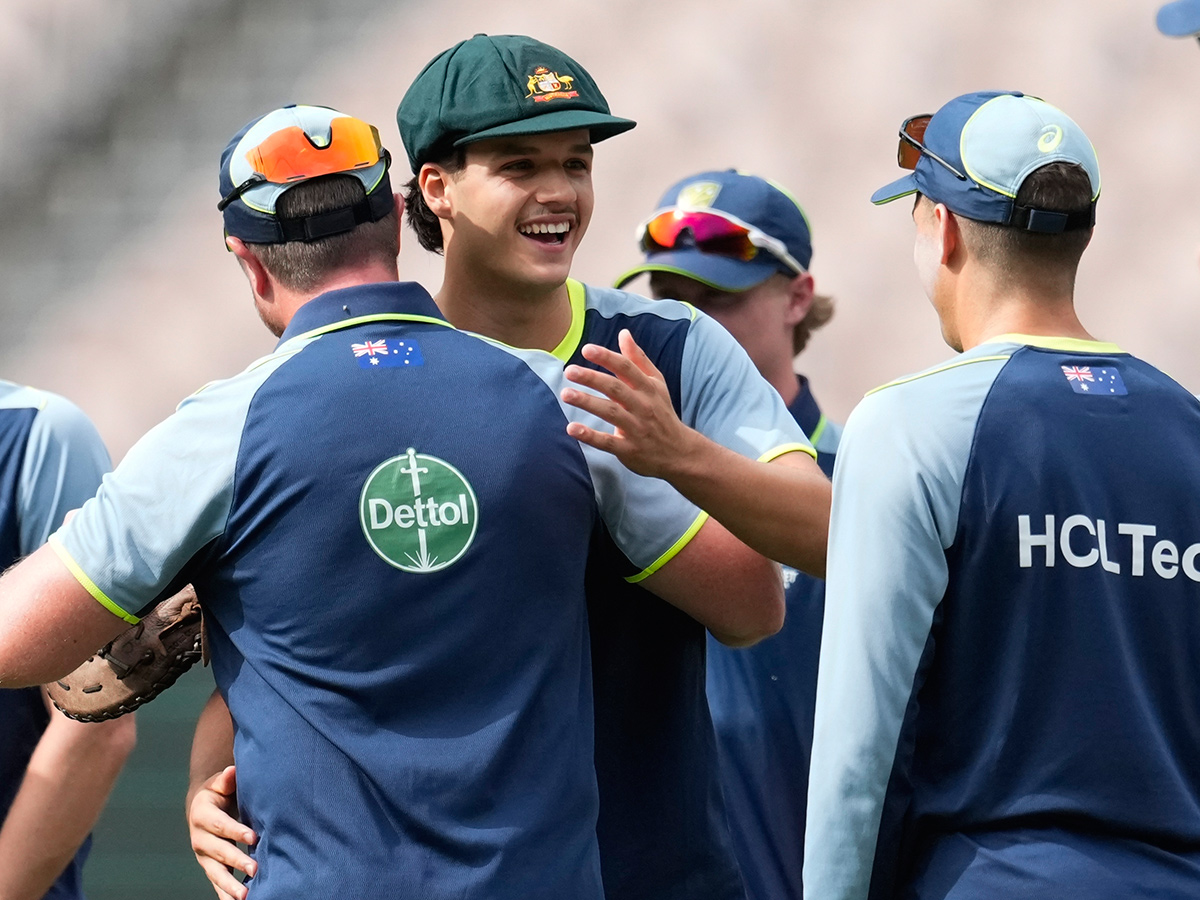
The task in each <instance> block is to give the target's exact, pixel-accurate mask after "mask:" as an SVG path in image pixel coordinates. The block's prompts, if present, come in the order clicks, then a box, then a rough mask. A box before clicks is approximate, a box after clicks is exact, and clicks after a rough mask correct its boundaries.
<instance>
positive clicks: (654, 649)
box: [398, 35, 828, 900]
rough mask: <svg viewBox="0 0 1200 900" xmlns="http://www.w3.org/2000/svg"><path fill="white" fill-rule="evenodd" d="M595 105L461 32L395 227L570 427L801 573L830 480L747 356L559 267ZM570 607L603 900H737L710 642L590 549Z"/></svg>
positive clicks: (416, 132) (401, 115)
mask: <svg viewBox="0 0 1200 900" xmlns="http://www.w3.org/2000/svg"><path fill="white" fill-rule="evenodd" d="M468 73H470V75H469V77H468ZM514 73H516V74H517V75H523V76H527V77H515V78H514V77H513V76H514ZM468 86H469V87H468ZM451 87H453V88H454V90H453V92H451ZM599 111H602V112H604V113H607V112H608V104H607V102H606V101H605V100H604V98H603V95H602V94H601V93H600V91H599V89H598V88H597V87H596V86H595V84H594V82H593V81H592V79H591V78H590V76H588V75H587V73H586V71H585V70H584V69H583V68H582V67H581V66H580V65H579V63H578V62H577V61H576V60H574V59H571V58H570V57H568V56H566V54H563V53H562V52H561V51H560V50H558V49H557V48H553V47H550V46H548V45H546V44H543V43H541V42H539V41H535V40H532V39H530V38H523V37H519V36H499V37H488V36H483V35H481V36H476V37H475V38H472V39H471V40H468V41H464V42H462V43H461V44H459V45H457V46H455V47H453V48H451V49H450V50H448V51H446V52H445V53H443V54H441V55H439V56H438V57H437V58H436V59H435V60H434V61H433V62H431V63H430V65H429V66H427V67H426V69H425V71H424V72H422V73H421V75H420V76H419V77H418V78H417V80H416V81H415V82H414V84H413V85H412V87H410V89H409V91H408V93H407V94H406V95H405V97H404V100H403V101H402V102H401V104H400V109H399V111H398V123H399V127H400V133H401V137H402V138H403V139H404V144H405V148H406V149H407V151H408V155H409V162H410V165H411V166H412V168H413V171H414V172H415V173H416V179H415V181H414V182H413V183H411V184H410V185H409V190H408V193H407V198H408V200H409V207H408V208H409V221H410V223H412V224H413V226H414V228H415V230H416V231H417V234H418V237H419V239H420V241H421V243H422V245H423V246H424V247H426V248H427V249H431V250H434V251H440V252H442V253H443V254H444V256H445V260H446V267H445V279H444V281H443V285H442V288H441V290H440V291H439V292H438V294H437V296H436V298H435V299H436V300H437V302H438V305H439V307H440V308H441V309H442V310H443V312H444V313H445V314H446V316H447V318H448V319H449V320H450V321H452V322H454V323H455V324H456V325H458V326H459V327H463V328H467V329H469V330H472V331H477V332H480V333H483V334H486V335H488V336H489V337H494V338H497V339H499V340H502V341H504V342H505V343H509V344H513V345H516V346H522V347H530V346H532V347H540V348H542V349H544V350H548V351H551V352H553V353H554V354H555V355H556V356H557V357H558V358H560V359H561V360H562V361H563V362H564V363H565V364H567V369H566V371H567V377H568V378H569V379H570V380H572V381H573V382H575V383H577V384H579V385H581V386H582V387H584V388H588V389H591V391H583V390H572V391H568V393H566V394H564V398H565V399H566V400H567V401H568V402H570V403H574V404H578V405H579V406H580V407H581V408H583V409H585V410H587V411H589V412H592V413H593V414H594V415H596V416H598V417H600V418H602V419H604V420H605V421H607V422H609V423H610V424H611V425H612V426H614V427H615V429H616V433H615V434H610V433H608V430H598V429H591V428H587V427H580V428H575V427H574V426H572V430H571V433H572V434H573V435H574V436H576V437H578V438H579V439H580V440H582V441H584V442H585V443H588V444H589V445H591V446H595V447H598V448H600V449H604V450H611V451H613V452H615V453H616V454H617V455H618V457H619V458H620V459H621V460H622V461H623V462H624V463H625V464H626V465H628V466H630V467H631V468H633V469H634V470H635V471H637V472H639V473H641V474H644V475H652V476H656V477H660V478H663V479H665V480H667V481H669V482H670V483H672V484H673V485H674V486H675V487H677V488H678V489H679V490H680V491H681V492H682V493H683V494H684V495H685V496H687V497H688V498H689V499H690V500H692V501H693V502H695V503H696V504H697V505H698V506H700V507H701V508H702V509H704V510H705V511H706V512H707V513H708V514H710V515H711V517H712V518H711V519H710V520H709V521H708V522H707V523H705V524H704V525H703V526H702V528H701V532H700V534H701V535H703V533H704V530H706V529H709V528H713V527H716V528H722V527H723V528H727V529H728V530H729V531H731V532H732V533H733V534H734V535H736V536H737V537H739V538H741V539H742V540H743V541H745V542H746V543H747V544H749V545H750V546H751V547H753V548H754V549H755V550H758V551H759V552H761V553H763V554H764V555H766V556H769V557H770V558H772V559H776V560H780V561H782V562H785V563H788V564H789V565H791V566H793V567H794V568H797V569H802V570H805V571H809V572H816V573H818V574H819V573H820V572H821V571H823V563H824V540H823V535H822V530H823V528H824V527H825V520H824V502H825V491H826V490H827V487H828V483H827V481H826V479H825V477H824V475H823V473H822V472H821V471H820V469H819V468H818V466H817V465H816V464H815V463H814V461H813V458H812V456H811V455H809V454H811V453H812V452H813V451H812V450H811V448H810V445H809V443H808V441H807V440H806V439H804V438H803V437H802V432H801V431H800V429H799V428H798V427H797V426H796V423H795V421H794V419H793V418H792V417H791V415H790V414H789V413H788V411H787V408H786V406H785V405H784V403H783V402H782V400H781V398H780V397H779V395H778V393H777V392H776V391H775V390H773V389H772V387H771V385H770V384H768V383H767V382H766V381H765V380H764V379H763V378H762V377H761V376H760V375H759V374H758V372H757V371H756V370H755V367H754V365H753V362H752V361H751V360H750V359H749V357H748V355H747V354H746V353H745V351H744V350H743V349H742V348H741V347H740V346H739V345H738V344H737V343H736V341H734V340H733V339H732V338H731V337H730V335H729V334H728V333H727V332H726V331H725V330H724V329H722V328H721V327H720V326H719V325H718V323H716V322H715V321H713V320H712V319H711V318H710V317H708V316H705V315H703V314H702V313H697V312H696V311H695V310H694V309H693V308H691V307H687V306H684V305H682V304H679V303H673V302H648V301H647V300H645V299H644V298H641V297H638V296H636V295H632V294H628V293H626V292H623V291H616V290H611V289H606V288H599V287H595V286H591V285H584V284H582V283H580V282H577V281H574V280H572V279H570V277H569V275H570V265H571V261H572V258H573V256H574V252H575V250H576V248H577V247H578V246H579V243H580V241H582V239H583V236H584V234H585V232H586V229H587V226H588V222H589V220H590V218H591V211H592V207H593V204H594V196H593V192H592V186H591V169H592V166H593V153H594V150H595V148H594V145H595V144H596V143H597V142H598V141H600V140H602V139H607V138H608V137H610V136H613V135H615V134H617V133H620V132H623V131H626V130H628V129H629V128H632V127H633V123H632V122H629V121H628V120H622V124H620V125H617V126H610V125H607V124H606V125H602V126H601V127H596V126H594V125H591V124H590V123H589V121H588V118H587V117H589V116H592V115H595V114H596V113H597V112H599ZM740 238H741V239H742V240H743V241H744V242H747V243H748V242H749V241H750V240H751V235H750V234H749V233H748V232H743V233H742V234H741V235H740ZM618 351H619V352H618ZM597 392H598V393H600V394H603V396H597V395H596V393H597ZM756 423H760V424H756ZM763 424H766V425H767V428H766V429H765V431H764V429H763ZM783 431H790V433H791V434H792V435H793V437H792V438H791V439H790V440H788V441H786V442H782V443H781V442H780V440H779V438H778V437H777V434H779V433H781V432H783ZM623 576H624V577H623ZM713 599H716V598H715V596H714V598H713ZM588 604H589V629H590V631H591V639H592V640H591V648H592V659H593V667H594V668H593V685H594V695H595V707H596V753H595V760H596V772H597V778H598V780H599V786H600V819H599V824H598V834H599V839H600V857H601V865H602V867H603V871H604V885H605V892H606V895H607V897H608V900H641V898H645V900H651V898H653V900H663V898H681V900H682V898H693V897H695V898H700V897H703V898H710V900H741V898H742V897H743V896H744V887H743V885H742V879H741V876H740V873H739V870H738V867H737V862H736V858H735V856H734V853H733V850H732V840H731V837H730V834H729V826H728V822H727V817H726V813H725V808H724V801H723V798H722V794H721V787H720V782H719V776H718V768H717V758H716V746H715V738H714V735H713V729H712V724H711V720H710V718H709V711H708V706H707V702H706V699H705V694H704V683H705V647H706V636H705V627H706V626H707V627H708V628H709V630H710V631H713V632H714V633H715V634H717V636H718V638H722V639H724V638H723V636H722V635H721V634H720V632H719V630H718V629H713V627H712V623H711V621H710V620H708V619H707V618H706V616H705V615H704V614H698V613H696V612H695V611H692V612H690V613H689V612H685V611H681V610H680V609H679V608H677V607H672V606H668V605H667V604H664V603H662V602H660V601H658V600H656V599H655V598H654V597H651V596H649V595H648V594H647V593H646V592H645V591H644V590H642V589H641V587H640V586H639V584H638V583H637V578H636V575H633V574H632V573H630V572H629V571H628V566H627V565H626V564H625V563H624V562H622V560H621V559H620V554H619V553H616V552H614V550H613V548H612V546H611V542H607V541H601V542H600V544H599V546H598V547H597V548H596V549H595V550H594V552H593V554H592V556H591V558H590V559H589V571H588Z"/></svg>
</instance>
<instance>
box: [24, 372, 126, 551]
mask: <svg viewBox="0 0 1200 900" xmlns="http://www.w3.org/2000/svg"><path fill="white" fill-rule="evenodd" d="M43 396H44V397H45V400H44V403H43V405H42V407H41V409H39V410H38V413H37V415H36V416H35V417H34V420H33V424H32V425H31V427H30V430H29V439H28V441H27V442H26V444H25V455H24V457H23V459H22V464H21V474H20V479H19V481H18V484H17V501H18V502H17V517H18V520H19V524H20V542H21V555H22V556H27V555H28V554H30V553H32V552H33V551H34V550H36V549H37V548H38V547H40V546H41V545H42V544H44V543H46V539H47V538H49V537H50V533H51V532H52V531H54V529H56V528H57V527H58V526H59V525H61V524H62V520H63V517H64V516H65V515H66V514H67V513H68V512H70V511H71V510H73V509H78V508H79V507H81V506H83V504H84V503H85V502H87V501H88V500H89V499H91V497H92V496H93V495H94V494H95V493H96V490H97V488H99V487H100V480H101V479H102V478H103V477H104V474H105V473H106V472H107V471H108V470H109V469H110V468H111V467H112V466H111V462H110V461H109V457H108V451H107V450H106V449H105V447H104V442H103V441H102V440H101V439H100V435H99V433H98V432H97V431H96V427H95V426H94V425H93V424H92V423H91V421H90V420H89V419H88V417H87V416H85V415H84V414H83V412H82V411H81V410H80V409H79V408H78V407H77V406H75V405H74V404H73V403H71V402H69V401H67V400H64V399H63V398H62V397H59V396H57V395H55V394H44V395H43Z"/></svg>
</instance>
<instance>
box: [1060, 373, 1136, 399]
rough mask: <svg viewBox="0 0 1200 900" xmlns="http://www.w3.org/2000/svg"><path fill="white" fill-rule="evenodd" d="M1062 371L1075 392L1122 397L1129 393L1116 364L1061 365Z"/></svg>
mask: <svg viewBox="0 0 1200 900" xmlns="http://www.w3.org/2000/svg"><path fill="white" fill-rule="evenodd" d="M1062 372H1063V375H1064V376H1065V377H1066V379H1067V384H1069V385H1070V386H1071V390H1073V391H1074V392H1075V393H1077V394H1092V395H1093V396H1100V397H1124V396H1125V395H1126V394H1128V393H1129V391H1127V390H1126V389H1125V381H1124V379H1122V378H1121V373H1120V372H1118V371H1117V368H1116V366H1062Z"/></svg>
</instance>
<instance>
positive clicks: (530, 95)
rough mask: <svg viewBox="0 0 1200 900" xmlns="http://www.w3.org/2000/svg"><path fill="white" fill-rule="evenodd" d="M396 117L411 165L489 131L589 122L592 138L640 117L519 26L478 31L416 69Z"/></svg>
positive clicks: (537, 130) (531, 130)
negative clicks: (512, 30)
mask: <svg viewBox="0 0 1200 900" xmlns="http://www.w3.org/2000/svg"><path fill="white" fill-rule="evenodd" d="M396 124H397V125H398V126H399V128H400V137H401V139H402V140H403V141H404V149H405V150H406V151H407V153H408V162H409V165H411V166H412V170H413V171H414V172H416V171H417V170H418V169H419V168H420V167H421V164H422V163H426V162H429V161H430V160H434V159H439V158H441V157H444V156H447V155H449V154H450V153H451V152H452V151H453V150H454V149H455V148H456V147H461V146H463V145H464V144H469V143H472V142H474V141H482V140H486V139H487V138H494V137H507V136H509V135H522V134H547V133H549V132H552V131H571V130H574V129H576V128H587V129H588V130H589V131H590V132H591V138H592V142H593V143H595V142H597V141H602V140H604V139H605V138H610V137H612V136H613V135H616V134H621V133H622V132H624V131H628V130H629V129H630V128H633V127H634V126H635V125H636V124H637V123H636V122H634V121H632V120H630V119H621V118H618V117H616V116H614V115H611V114H610V113H609V110H608V101H607V100H605V99H604V95H603V94H602V93H600V88H598V87H596V82H595V81H593V80H592V76H591V75H589V74H588V73H587V70H586V69H584V68H583V66H581V65H579V63H577V62H575V60H573V59H571V57H569V56H567V54H565V53H563V52H562V51H561V50H557V49H555V48H554V47H551V46H550V45H549V44H543V43H542V42H541V41H535V40H534V39H533V38H531V37H525V36H524V35H519V34H501V35H486V34H477V35H475V36H474V37H473V38H471V39H470V40H466V41H460V42H459V43H457V44H455V45H454V46H453V47H451V48H450V49H449V50H446V51H445V52H443V53H440V54H438V55H437V56H436V57H434V59H433V60H432V61H431V62H430V63H429V65H427V66H426V67H425V68H424V69H423V70H422V71H421V74H420V75H418V76H417V79H416V81H414V82H413V83H412V85H411V86H410V87H409V89H408V91H407V92H406V93H405V95H404V99H403V100H401V101H400V108H399V109H397V110H396Z"/></svg>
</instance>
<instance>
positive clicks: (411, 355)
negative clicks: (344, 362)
mask: <svg viewBox="0 0 1200 900" xmlns="http://www.w3.org/2000/svg"><path fill="white" fill-rule="evenodd" d="M350 350H351V352H352V353H353V354H354V357H355V358H356V359H357V360H358V364H359V366H361V367H362V368H364V369H400V368H404V367H405V366H423V365H425V357H423V356H422V355H421V347H420V345H419V344H417V342H416V341H414V340H406V341H401V340H395V339H393V340H390V341H370V340H368V341H364V342H363V343H361V344H351V345H350Z"/></svg>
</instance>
